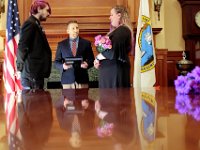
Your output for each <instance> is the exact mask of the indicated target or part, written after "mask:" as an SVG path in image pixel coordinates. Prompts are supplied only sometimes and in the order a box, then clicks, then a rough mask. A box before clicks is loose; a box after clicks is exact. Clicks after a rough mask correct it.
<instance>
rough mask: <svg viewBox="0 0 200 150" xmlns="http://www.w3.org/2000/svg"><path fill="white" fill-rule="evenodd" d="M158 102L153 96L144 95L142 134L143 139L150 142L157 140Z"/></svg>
mask: <svg viewBox="0 0 200 150" xmlns="http://www.w3.org/2000/svg"><path fill="white" fill-rule="evenodd" d="M156 107H157V105H156V101H155V97H154V96H153V95H150V94H148V93H145V92H143V93H142V111H143V116H142V120H141V121H142V122H141V132H142V135H143V137H144V138H145V139H146V141H148V142H152V141H154V140H155V127H156V122H155V115H156V109H157V108H156Z"/></svg>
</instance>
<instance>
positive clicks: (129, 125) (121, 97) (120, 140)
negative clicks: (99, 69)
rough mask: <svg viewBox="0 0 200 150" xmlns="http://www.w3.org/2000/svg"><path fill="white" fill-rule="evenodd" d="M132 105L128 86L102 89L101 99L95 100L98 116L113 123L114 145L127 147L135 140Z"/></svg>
mask: <svg viewBox="0 0 200 150" xmlns="http://www.w3.org/2000/svg"><path fill="white" fill-rule="evenodd" d="M108 95H109V96H108ZM108 98H109V101H108ZM131 106H132V105H131V96H130V90H129V89H126V88H125V89H101V90H100V100H99V101H95V111H96V114H97V116H98V117H99V118H100V119H101V120H103V121H104V122H107V123H109V124H111V123H112V124H113V133H112V137H113V138H112V139H113V140H114V142H115V144H114V146H119V145H120V146H121V147H125V146H128V144H130V143H131V142H133V139H134V124H133V118H135V117H134V116H133V113H132V112H131ZM122 149H123V148H122ZM124 149H125V148H124Z"/></svg>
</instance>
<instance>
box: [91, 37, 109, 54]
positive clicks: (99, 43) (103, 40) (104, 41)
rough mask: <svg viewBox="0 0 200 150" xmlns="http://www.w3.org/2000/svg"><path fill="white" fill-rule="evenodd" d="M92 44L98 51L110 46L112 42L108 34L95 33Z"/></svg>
mask: <svg viewBox="0 0 200 150" xmlns="http://www.w3.org/2000/svg"><path fill="white" fill-rule="evenodd" d="M94 45H95V46H96V47H97V51H98V52H99V53H101V52H103V51H104V50H106V49H111V48H112V43H111V40H110V39H109V36H102V35H97V36H96V37H95V42H94Z"/></svg>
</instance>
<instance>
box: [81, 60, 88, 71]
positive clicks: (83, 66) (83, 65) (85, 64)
mask: <svg viewBox="0 0 200 150" xmlns="http://www.w3.org/2000/svg"><path fill="white" fill-rule="evenodd" d="M81 68H84V69H87V68H88V63H87V62H86V61H84V62H82V63H81Z"/></svg>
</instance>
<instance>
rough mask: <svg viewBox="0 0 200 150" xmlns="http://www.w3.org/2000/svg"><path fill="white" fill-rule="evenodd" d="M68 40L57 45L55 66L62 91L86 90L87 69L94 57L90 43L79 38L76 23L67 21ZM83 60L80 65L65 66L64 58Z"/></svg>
mask: <svg viewBox="0 0 200 150" xmlns="http://www.w3.org/2000/svg"><path fill="white" fill-rule="evenodd" d="M67 33H68V34H69V38H68V39H64V40H63V41H61V42H59V43H58V47H57V52H56V58H55V66H56V67H57V68H58V69H59V70H60V72H61V83H62V85H63V88H64V89H67V88H87V87H88V82H89V77H88V73H87V69H89V68H90V67H92V66H93V61H94V55H93V51H92V47H91V43H90V42H89V41H88V40H85V39H83V38H81V37H79V27H78V23H77V21H69V22H68V26H67ZM75 57H77V58H79V57H81V58H82V59H83V61H82V63H76V62H75V63H74V64H73V65H71V64H66V63H65V60H64V59H65V58H75Z"/></svg>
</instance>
